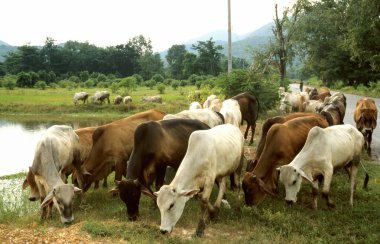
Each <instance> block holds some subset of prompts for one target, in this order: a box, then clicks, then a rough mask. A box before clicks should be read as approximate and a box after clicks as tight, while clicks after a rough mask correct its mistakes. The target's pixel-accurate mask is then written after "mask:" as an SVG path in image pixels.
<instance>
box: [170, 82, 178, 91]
mask: <svg viewBox="0 0 380 244" xmlns="http://www.w3.org/2000/svg"><path fill="white" fill-rule="evenodd" d="M171 86H172V87H173V89H174V90H177V88H178V87H179V81H178V80H173V81H172V82H171Z"/></svg>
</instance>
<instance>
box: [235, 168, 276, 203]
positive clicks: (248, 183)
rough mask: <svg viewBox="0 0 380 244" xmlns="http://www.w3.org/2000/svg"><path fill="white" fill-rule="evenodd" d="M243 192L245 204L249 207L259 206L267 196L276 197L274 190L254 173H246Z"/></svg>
mask: <svg viewBox="0 0 380 244" xmlns="http://www.w3.org/2000/svg"><path fill="white" fill-rule="evenodd" d="M242 186H243V191H244V197H245V204H247V205H248V206H252V205H259V204H260V203H261V202H262V201H263V200H264V198H265V197H266V195H267V194H269V195H274V193H273V191H272V189H271V188H270V187H268V186H267V185H266V184H265V182H264V181H263V180H262V179H260V178H259V177H257V176H256V175H255V174H253V173H252V172H246V173H245V174H244V177H243V185H242Z"/></svg>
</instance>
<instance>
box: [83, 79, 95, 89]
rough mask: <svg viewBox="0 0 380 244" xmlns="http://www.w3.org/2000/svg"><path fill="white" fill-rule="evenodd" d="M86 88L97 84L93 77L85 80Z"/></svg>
mask: <svg viewBox="0 0 380 244" xmlns="http://www.w3.org/2000/svg"><path fill="white" fill-rule="evenodd" d="M84 86H85V87H86V88H92V87H94V86H95V81H94V80H93V79H88V80H86V81H85V82H84Z"/></svg>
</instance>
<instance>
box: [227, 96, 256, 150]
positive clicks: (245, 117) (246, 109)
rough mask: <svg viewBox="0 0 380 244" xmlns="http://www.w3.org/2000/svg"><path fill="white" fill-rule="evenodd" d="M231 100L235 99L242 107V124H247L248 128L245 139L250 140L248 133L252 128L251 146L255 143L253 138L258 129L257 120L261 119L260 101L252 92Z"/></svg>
mask: <svg viewBox="0 0 380 244" xmlns="http://www.w3.org/2000/svg"><path fill="white" fill-rule="evenodd" d="M231 99H235V100H236V101H238V103H239V106H240V112H241V116H242V122H241V124H243V121H246V122H247V128H246V129H245V133H244V139H247V138H248V131H249V128H251V132H252V135H251V139H250V140H249V144H250V145H251V144H252V143H253V137H254V135H255V129H256V120H257V118H258V117H259V110H260V104H259V100H258V99H257V97H256V96H255V94H253V93H252V92H243V93H240V94H238V95H236V96H233V97H231Z"/></svg>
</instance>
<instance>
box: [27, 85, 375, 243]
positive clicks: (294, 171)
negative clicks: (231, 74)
mask: <svg viewBox="0 0 380 244" xmlns="http://www.w3.org/2000/svg"><path fill="white" fill-rule="evenodd" d="M315 93H316V91H314V90H313V91H312V92H311V93H310V94H309V93H307V92H305V93H287V92H285V91H280V96H281V97H282V99H281V109H284V108H286V107H290V106H291V107H292V109H298V110H299V112H289V113H286V114H285V115H283V116H277V117H273V118H269V119H267V120H266V121H265V123H264V124H263V126H262V134H261V138H260V141H259V144H258V146H257V149H256V153H255V155H254V158H253V159H251V160H248V161H247V160H245V157H244V142H245V139H247V138H248V131H249V128H251V130H252V136H251V139H250V140H249V141H248V144H252V143H253V136H254V134H255V128H256V120H257V118H258V113H259V101H258V99H257V98H256V96H255V95H254V94H253V93H250V92H244V93H241V94H238V95H236V96H234V97H232V98H229V99H226V100H224V101H221V100H219V99H218V98H217V97H216V96H215V95H211V96H209V97H208V98H207V100H206V101H205V102H204V104H203V105H201V104H199V103H198V102H193V103H191V104H190V107H189V109H188V110H184V111H181V112H179V113H177V114H166V113H164V112H162V111H159V110H156V109H151V110H148V111H144V112H140V113H136V114H134V115H131V116H129V117H126V118H123V119H120V120H117V121H114V122H112V123H109V124H105V125H101V126H98V127H87V128H80V129H77V130H73V129H72V127H70V126H67V125H54V126H52V127H50V128H49V129H47V131H46V133H45V134H44V136H43V137H42V138H41V139H40V141H39V142H38V144H37V147H36V152H35V157H34V160H33V164H32V166H31V167H30V168H29V172H28V174H27V177H26V179H25V181H24V183H23V189H25V188H26V187H28V186H29V187H30V195H29V200H31V201H35V200H37V199H40V200H41V210H42V213H41V217H42V218H46V217H51V216H52V207H53V206H55V207H56V208H57V210H58V212H59V215H60V218H61V221H62V223H67V224H68V223H71V222H72V221H73V220H74V216H73V198H74V196H75V195H76V194H83V193H84V192H86V191H87V190H88V189H89V188H90V186H91V185H92V183H94V184H95V186H96V185H97V184H98V182H99V181H101V180H104V182H107V176H108V175H109V174H110V173H111V172H112V171H115V187H114V188H113V189H112V190H111V192H113V193H118V194H119V196H120V199H121V200H122V201H123V202H124V203H125V205H126V208H127V213H128V217H129V219H130V220H136V219H137V218H138V216H139V201H140V197H141V193H143V194H144V195H147V196H149V197H150V198H152V199H153V200H154V201H155V202H156V203H157V206H158V208H159V210H160V213H161V225H160V231H161V233H170V232H171V231H172V230H173V228H174V226H175V224H176V223H177V221H178V220H179V218H180V217H181V215H182V212H183V210H184V207H185V204H186V202H187V201H188V200H189V199H190V198H192V197H194V196H195V195H198V196H199V199H200V201H201V203H202V204H201V215H200V219H199V222H198V226H197V228H196V235H197V236H202V235H203V233H204V229H205V223H206V220H207V219H209V218H213V217H215V216H216V215H217V213H218V210H219V208H220V206H221V203H222V202H224V201H225V199H224V197H225V192H226V189H227V177H229V178H230V184H231V188H232V189H235V188H237V189H240V187H241V185H242V188H243V190H244V195H245V203H246V204H247V205H249V206H250V205H258V204H259V203H260V202H262V201H263V200H264V198H265V197H266V196H271V195H274V194H277V193H278V191H279V187H278V184H279V183H280V182H281V183H282V184H284V186H285V190H286V197H285V200H286V202H288V203H293V202H296V201H297V193H298V192H299V190H300V187H301V182H302V180H305V181H306V182H310V183H311V184H312V187H313V192H312V193H313V202H312V203H313V205H312V206H313V207H314V208H317V195H318V191H319V190H318V184H319V181H320V180H321V178H323V188H322V195H323V197H324V198H325V199H326V202H327V205H328V206H329V207H333V206H334V203H333V201H332V200H331V199H330V197H329V189H330V183H331V180H332V176H333V172H334V169H336V168H339V167H344V168H345V169H346V171H347V172H348V174H349V177H350V180H351V196H350V204H351V205H353V194H354V189H355V180H356V174H357V171H358V166H359V164H360V163H361V162H360V154H361V152H362V149H363V148H366V149H367V151H369V152H370V144H371V137H372V131H373V130H374V129H375V127H376V119H377V108H376V104H375V103H374V101H373V100H372V99H370V98H363V99H360V100H359V101H358V102H357V106H356V111H355V122H356V127H357V128H355V127H354V126H351V125H347V124H346V125H344V124H343V118H344V115H345V108H346V100H345V99H346V98H345V96H344V95H343V94H342V93H339V92H338V93H334V94H332V95H331V94H329V95H327V96H325V94H324V92H319V93H318V92H317V94H315ZM328 93H330V91H328ZM322 94H323V95H322ZM294 97H298V98H297V99H299V102H298V104H297V103H296V102H294V100H295V98H294ZM314 99H318V100H314ZM313 101H318V105H316V106H315V108H314V109H313V111H310V110H308V111H307V112H305V107H308V105H310V104H311V103H313ZM307 102H308V104H307V105H306V106H305V103H307ZM308 109H310V108H308ZM284 111H285V110H284ZM244 121H246V122H247V128H246V131H245V133H244V135H243V133H242V132H241V130H240V126H241V125H242V124H243V122H244ZM246 161H247V162H246ZM245 163H246V164H247V167H246V172H245V173H244V176H243V179H242V180H240V176H241V171H242V168H243V165H244V164H245ZM363 168H364V167H363ZM169 169H171V170H173V169H174V171H175V175H174V178H173V177H170V175H169V174H167V173H168V172H170V170H169ZM70 174H71V175H72V176H71V177H72V182H73V183H74V185H72V184H68V183H67V177H68V175H70ZM123 176H124V179H123ZM214 183H217V185H218V189H219V191H218V195H217V199H216V201H215V203H214V204H211V203H210V195H211V192H212V189H213V186H214ZM367 183H368V174H367V172H366V178H365V182H364V185H365V186H367ZM152 185H155V189H156V191H153V190H152Z"/></svg>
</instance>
